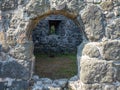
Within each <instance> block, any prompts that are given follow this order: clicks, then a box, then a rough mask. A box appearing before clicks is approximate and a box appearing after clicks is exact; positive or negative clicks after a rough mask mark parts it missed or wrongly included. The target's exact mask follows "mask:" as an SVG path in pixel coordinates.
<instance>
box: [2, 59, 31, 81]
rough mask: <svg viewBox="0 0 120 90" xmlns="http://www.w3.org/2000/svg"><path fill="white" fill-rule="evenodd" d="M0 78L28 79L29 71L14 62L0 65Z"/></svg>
mask: <svg viewBox="0 0 120 90" xmlns="http://www.w3.org/2000/svg"><path fill="white" fill-rule="evenodd" d="M0 70H1V71H0V77H1V78H5V77H10V78H18V79H25V80H27V79H29V78H30V71H29V70H28V69H27V68H25V67H24V66H23V65H21V64H19V63H18V62H16V61H12V62H5V63H0Z"/></svg>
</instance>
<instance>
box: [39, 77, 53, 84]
mask: <svg viewBox="0 0 120 90" xmlns="http://www.w3.org/2000/svg"><path fill="white" fill-rule="evenodd" d="M40 81H42V83H43V84H52V82H53V81H52V80H51V79H49V78H40Z"/></svg>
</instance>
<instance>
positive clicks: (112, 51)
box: [103, 40, 120, 60]
mask: <svg viewBox="0 0 120 90" xmlns="http://www.w3.org/2000/svg"><path fill="white" fill-rule="evenodd" d="M103 57H104V59H105V60H120V41H117V40H113V41H106V42H104V43H103Z"/></svg>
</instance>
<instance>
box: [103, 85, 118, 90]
mask: <svg viewBox="0 0 120 90" xmlns="http://www.w3.org/2000/svg"><path fill="white" fill-rule="evenodd" d="M102 90H117V87H116V86H115V85H109V84H108V85H102Z"/></svg>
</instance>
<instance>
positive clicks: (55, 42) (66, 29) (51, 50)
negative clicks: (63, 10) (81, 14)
mask: <svg viewBox="0 0 120 90" xmlns="http://www.w3.org/2000/svg"><path fill="white" fill-rule="evenodd" d="M50 20H51V21H52V23H53V24H54V22H55V21H57V20H59V24H58V26H54V30H55V31H52V33H51V32H50V31H51V26H50ZM55 23H57V22H55ZM55 27H56V28H55ZM32 35H33V36H32V37H33V42H34V52H35V53H39V54H40V53H41V54H48V55H49V54H53V55H56V54H67V53H73V54H74V53H75V54H76V52H77V46H78V45H80V43H81V42H82V34H81V30H80V28H79V27H78V26H77V25H76V24H75V23H74V22H73V21H72V20H70V19H68V18H66V17H64V16H62V15H50V16H48V17H46V18H45V19H42V20H41V21H40V22H39V24H38V25H37V27H36V28H35V29H34V30H33V32H32Z"/></svg>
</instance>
